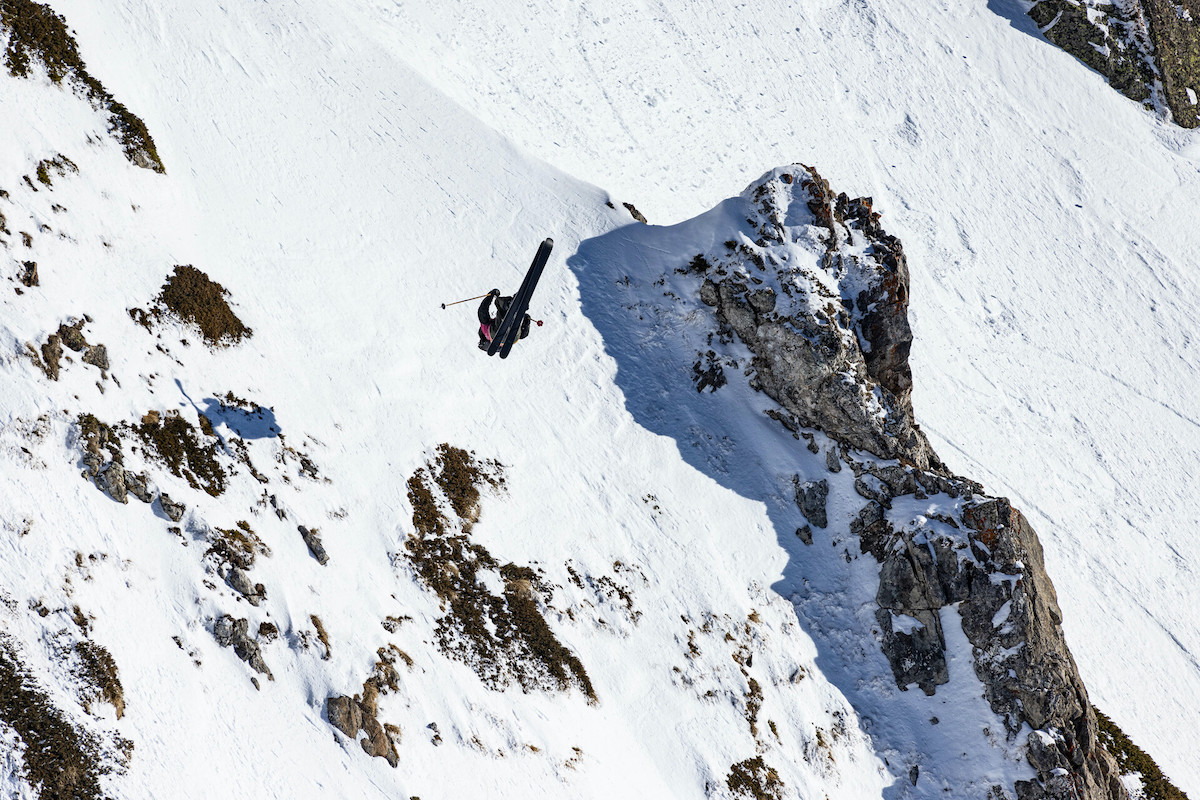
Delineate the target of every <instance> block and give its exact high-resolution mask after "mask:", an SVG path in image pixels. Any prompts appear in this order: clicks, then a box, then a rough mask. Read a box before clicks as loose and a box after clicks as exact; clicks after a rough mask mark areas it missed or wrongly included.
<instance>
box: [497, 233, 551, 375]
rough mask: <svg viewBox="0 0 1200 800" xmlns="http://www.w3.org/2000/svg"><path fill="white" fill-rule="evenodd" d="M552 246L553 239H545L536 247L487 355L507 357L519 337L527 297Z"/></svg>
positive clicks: (531, 292) (527, 306)
mask: <svg viewBox="0 0 1200 800" xmlns="http://www.w3.org/2000/svg"><path fill="white" fill-rule="evenodd" d="M553 247H554V240H553V239H546V240H545V241H544V242H542V244H541V246H540V247H538V251H537V255H535V256H534V257H533V263H532V264H530V265H529V271H528V272H526V273H525V280H523V281H521V288H520V289H518V290H517V293H516V294H515V295H513V301H512V303H511V304H510V305H509V307H508V311H507V312H505V314H504V319H502V320H500V328H499V329H498V330H497V331H496V335H495V336H493V337H492V343H491V344H490V345H488V349H487V354H488V355H489V356H494V355H496V353H499V354H500V357H501V358H508V354H509V352H511V351H512V347H513V345H514V344H516V343H517V339H518V338H520V336H521V323H522V322H524V321H525V313H526V312H527V311H528V310H529V298H530V297H532V296H533V290H534V289H535V288H537V282H538V279H539V278H541V277H542V270H544V269H545V268H546V262H548V261H549V260H550V250H551V249H553ZM539 324H540V323H539Z"/></svg>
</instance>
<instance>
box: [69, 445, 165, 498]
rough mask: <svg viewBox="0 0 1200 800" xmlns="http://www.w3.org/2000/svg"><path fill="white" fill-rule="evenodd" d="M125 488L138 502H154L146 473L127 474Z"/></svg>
mask: <svg viewBox="0 0 1200 800" xmlns="http://www.w3.org/2000/svg"><path fill="white" fill-rule="evenodd" d="M85 460H86V456H85ZM125 488H126V489H128V490H129V493H130V494H131V495H133V496H134V497H136V498H137V499H138V500H141V501H142V502H143V503H152V502H154V495H153V494H152V493H151V492H150V489H149V488H148V486H147V481H146V475H145V474H144V473H142V474H134V473H132V472H126V473H125Z"/></svg>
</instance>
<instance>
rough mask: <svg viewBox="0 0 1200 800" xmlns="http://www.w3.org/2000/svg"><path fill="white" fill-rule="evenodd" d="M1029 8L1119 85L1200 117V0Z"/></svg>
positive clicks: (1175, 114)
mask: <svg viewBox="0 0 1200 800" xmlns="http://www.w3.org/2000/svg"><path fill="white" fill-rule="evenodd" d="M1029 16H1030V17H1032V18H1033V20H1034V22H1036V23H1037V26H1038V28H1039V29H1040V30H1041V32H1042V34H1043V35H1044V36H1045V37H1046V38H1047V39H1049V40H1050V41H1051V42H1053V43H1054V44H1056V45H1058V46H1059V47H1061V48H1062V49H1063V50H1066V51H1067V52H1068V53H1070V54H1071V55H1073V56H1075V57H1076V58H1078V59H1079V60H1080V61H1082V62H1083V63H1085V64H1087V65H1088V66H1089V67H1091V68H1092V69H1094V70H1096V71H1097V72H1099V73H1100V74H1102V75H1104V77H1106V78H1107V79H1108V81H1109V83H1111V84H1112V86H1113V88H1114V89H1116V90H1117V91H1119V92H1121V93H1122V94H1124V95H1126V96H1127V97H1129V98H1131V99H1133V100H1139V101H1142V102H1145V103H1147V105H1149V106H1150V107H1157V108H1160V109H1168V110H1169V111H1170V114H1171V117H1172V119H1173V120H1174V121H1175V122H1176V123H1178V124H1179V125H1181V126H1183V127H1185V128H1195V127H1196V126H1198V125H1200V0H1179V2H1175V1H1174V0H1122V2H1120V3H1107V2H1101V0H1084V2H1082V3H1076V2H1069V1H1068V0H1040V2H1035V3H1034V4H1033V6H1032V8H1030V10H1029Z"/></svg>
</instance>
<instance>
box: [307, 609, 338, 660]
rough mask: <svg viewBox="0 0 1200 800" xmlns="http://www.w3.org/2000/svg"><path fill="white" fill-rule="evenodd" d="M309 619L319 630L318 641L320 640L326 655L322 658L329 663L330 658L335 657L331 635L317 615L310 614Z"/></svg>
mask: <svg viewBox="0 0 1200 800" xmlns="http://www.w3.org/2000/svg"><path fill="white" fill-rule="evenodd" d="M308 618H309V620H311V621H312V624H313V627H314V628H316V629H317V639H319V640H320V642H321V646H322V647H324V648H325V655H323V656H321V658H323V659H324V660H326V661H328V660H329V657H330V656H332V655H333V645H331V644H330V643H329V633H328V632H327V631H326V630H325V624H324V623H323V622H321V618H320V617H318V616H317V615H316V614H309V615H308Z"/></svg>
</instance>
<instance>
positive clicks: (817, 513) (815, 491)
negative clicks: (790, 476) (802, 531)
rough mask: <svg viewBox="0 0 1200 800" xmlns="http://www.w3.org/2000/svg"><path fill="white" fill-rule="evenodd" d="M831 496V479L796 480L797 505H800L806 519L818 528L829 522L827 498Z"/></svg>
mask: <svg viewBox="0 0 1200 800" xmlns="http://www.w3.org/2000/svg"><path fill="white" fill-rule="evenodd" d="M828 496H829V481H827V480H819V481H807V482H805V483H800V482H799V479H797V481H796V505H798V506H800V511H801V512H803V514H804V516H805V518H806V519H808V521H809V522H811V523H812V524H813V525H816V526H817V527H818V528H824V527H825V526H826V525H828V524H829V520H828V518H827V517H826V515H825V498H827V497H828Z"/></svg>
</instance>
